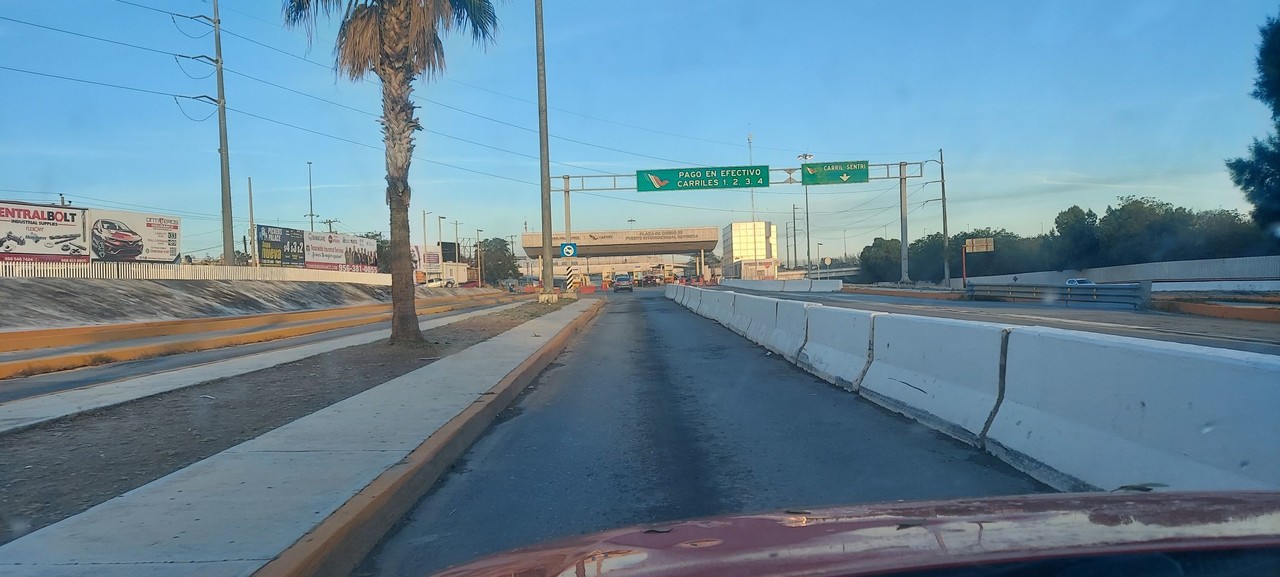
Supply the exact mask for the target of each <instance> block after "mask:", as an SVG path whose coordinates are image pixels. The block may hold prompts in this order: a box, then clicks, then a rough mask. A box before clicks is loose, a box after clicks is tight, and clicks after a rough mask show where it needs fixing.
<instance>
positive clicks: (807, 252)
mask: <svg viewBox="0 0 1280 577" xmlns="http://www.w3.org/2000/svg"><path fill="white" fill-rule="evenodd" d="M796 159H798V160H799V161H800V163H801V164H803V163H806V162H809V161H810V160H813V155H812V154H809V153H807V152H806V153H804V154H801V155H799V156H796ZM804 260H805V270H809V269H810V268H812V267H813V227H812V221H810V219H809V185H807V184H806V185H805V187H804Z"/></svg>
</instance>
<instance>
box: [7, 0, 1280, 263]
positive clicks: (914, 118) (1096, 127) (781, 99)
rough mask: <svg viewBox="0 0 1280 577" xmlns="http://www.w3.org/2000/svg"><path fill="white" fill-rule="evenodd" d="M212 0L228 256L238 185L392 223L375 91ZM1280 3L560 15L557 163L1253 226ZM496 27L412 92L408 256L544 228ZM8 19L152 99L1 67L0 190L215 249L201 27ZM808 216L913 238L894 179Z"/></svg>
mask: <svg viewBox="0 0 1280 577" xmlns="http://www.w3.org/2000/svg"><path fill="white" fill-rule="evenodd" d="M129 2H133V3H134V4H141V5H144V6H149V7H152V8H158V9H160V10H161V11H171V12H176V13H180V14H200V13H204V14H209V13H210V10H211V6H210V4H208V3H207V2H202V1H200V0H129ZM221 6H222V20H223V26H224V28H225V30H226V31H227V34H226V35H224V37H223V54H224V59H225V63H226V68H227V70H228V73H227V75H226V91H227V100H228V105H229V107H230V108H231V109H232V112H229V113H228V125H229V133H230V134H229V141H230V150H231V174H232V188H233V196H234V212H235V215H236V222H237V238H239V236H240V235H241V234H244V231H245V230H246V228H247V223H248V198H247V188H246V179H247V178H248V177H252V178H253V185H254V212H255V217H256V220H257V221H258V222H259V223H264V224H265V223H277V222H278V223H280V224H281V225H286V226H294V227H298V228H306V226H307V225H306V222H305V221H306V219H304V218H303V215H304V214H306V213H307V211H308V208H307V164H306V163H307V162H308V161H311V162H312V163H313V183H314V184H313V188H314V198H315V212H316V213H317V214H319V215H320V218H321V219H327V218H335V219H338V220H340V221H341V222H340V223H338V224H337V225H336V227H337V229H338V230H339V231H342V232H364V231H374V230H380V231H386V230H388V229H389V227H388V225H387V212H386V206H385V204H384V203H383V201H382V198H383V189H384V187H385V184H384V180H383V174H384V164H383V156H382V152H381V149H380V145H381V135H380V132H379V126H378V124H377V123H376V115H377V114H378V113H379V112H380V111H379V107H380V100H379V96H378V90H377V85H376V82H354V83H353V82H349V81H347V80H346V79H343V78H337V77H336V76H335V75H334V73H333V72H332V70H331V68H330V67H329V65H330V63H331V62H332V46H333V39H334V31H335V26H334V25H333V24H332V23H325V24H324V25H322V26H321V27H320V28H319V29H318V30H317V33H316V37H315V40H314V41H313V42H311V43H309V42H308V39H307V37H306V36H305V35H304V33H303V32H302V31H301V30H290V29H286V28H284V27H283V25H282V24H281V17H280V10H279V8H280V3H279V2H275V1H272V0H223V1H222V2H221ZM784 7H785V8H786V9H787V10H786V11H784V10H783V8H784ZM1276 11H1277V5H1276V4H1275V3H1272V2H1261V1H1245V0H1239V1H1232V2H1207V1H1200V2H1178V1H1173V0H1151V1H1138V0H1134V1H1124V2H1115V1H1114V0H1110V1H1107V0H1099V1H1078V0H1077V1H1071V2H1063V1H1044V2H1023V1H1000V2H996V1H991V2H963V3H961V2H941V1H914V2H913V1H888V0H886V1H876V2H872V1H866V2H849V1H844V0H829V1H812V2H804V3H780V2H776V1H764V0H737V1H728V0H724V1H706V2H683V1H676V0H670V1H659V0H654V1H650V2H600V1H598V0H546V6H545V18H546V38H547V68H548V94H549V99H550V102H551V106H552V107H553V109H552V111H551V115H550V127H551V134H552V140H551V158H552V160H553V162H555V163H565V164H553V165H552V174H553V175H554V176H555V178H553V184H554V185H555V186H556V187H558V186H559V183H560V181H559V178H558V177H559V175H562V174H571V175H589V174H598V173H616V174H633V173H634V171H635V170H637V169H648V168H673V167H679V166H682V165H683V166H716V165H737V164H747V163H748V160H751V161H753V162H754V163H755V164H768V165H770V166H773V167H793V166H796V165H797V160H796V155H797V154H799V153H802V152H806V151H807V152H811V153H812V154H814V155H815V158H814V160H815V161H838V160H870V161H871V162H872V163H897V162H899V161H920V160H925V159H928V158H936V156H937V150H938V149H939V148H943V149H945V153H946V163H947V195H948V201H949V212H950V229H951V231H952V232H953V233H955V232H959V231H961V230H965V229H968V228H977V227H997V228H999V227H1003V228H1007V229H1009V230H1012V231H1014V232H1018V233H1021V234H1038V233H1040V232H1041V231H1042V230H1046V231H1047V230H1048V229H1049V228H1051V227H1052V221H1053V218H1054V216H1055V215H1056V214H1057V212H1058V211H1060V210H1062V209H1065V208H1067V207H1068V206H1071V205H1072V204H1079V205H1081V206H1084V207H1089V208H1093V209H1094V210H1096V211H1098V212H1102V210H1104V209H1105V208H1106V206H1107V205H1108V204H1114V203H1115V199H1116V197H1118V196H1121V195H1138V196H1153V197H1157V198H1159V199H1162V200H1165V201H1167V202H1171V203H1173V204H1176V205H1181V206H1188V207H1192V208H1196V209H1209V208H1228V209H1241V210H1244V209H1246V208H1247V205H1246V204H1245V203H1244V200H1243V196H1242V194H1241V193H1240V192H1239V190H1237V189H1236V188H1235V187H1234V186H1232V184H1231V182H1230V180H1229V179H1228V177H1227V175H1226V171H1225V169H1224V167H1223V160H1224V159H1225V158H1229V157H1233V156H1239V155H1241V154H1242V153H1243V152H1244V151H1245V148H1246V146H1247V145H1248V143H1249V140H1250V138H1252V137H1257V136H1262V135H1263V134H1264V132H1265V130H1266V129H1267V127H1268V125H1269V120H1268V112H1267V110H1266V109H1265V107H1263V106H1262V105H1261V104H1260V103H1258V102H1257V101H1255V100H1253V99H1251V98H1250V97H1249V95H1248V93H1249V91H1250V90H1251V88H1252V82H1253V76H1254V58H1255V56H1256V45H1257V41H1258V34H1257V28H1258V26H1259V25H1261V24H1262V23H1263V21H1264V20H1265V18H1266V17H1267V16H1268V15H1271V14H1275V13H1276ZM498 16H499V19H500V22H501V27H500V30H499V32H498V35H497V39H496V43H494V44H493V45H491V46H489V47H487V48H480V47H477V46H476V45H474V44H473V43H472V42H471V41H470V40H469V39H467V38H464V37H455V38H451V39H449V40H448V41H447V48H446V58H447V60H448V69H447V70H446V71H445V73H444V74H443V75H442V76H441V77H440V78H438V79H435V80H433V81H430V82H418V83H417V84H415V90H416V96H417V98H418V101H419V103H420V105H421V109H420V110H419V115H420V118H421V120H422V122H423V125H424V126H425V128H426V129H428V130H430V131H432V132H423V133H420V134H419V138H418V148H417V151H416V156H417V160H415V161H414V163H413V168H412V172H411V184H412V186H413V187H414V208H413V209H412V212H411V215H412V219H411V221H412V222H413V223H414V225H413V234H414V238H415V242H418V239H420V238H421V232H422V231H421V228H420V222H421V220H422V211H423V210H427V211H431V212H432V213H433V214H432V215H431V216H429V217H428V218H429V219H430V222H431V224H430V226H429V229H430V235H431V238H432V240H433V242H434V239H435V237H436V221H435V218H436V215H444V216H447V217H448V221H449V222H452V221H454V220H460V221H461V222H462V224H461V225H459V229H460V234H461V236H462V237H474V236H475V234H476V233H475V230H476V229H477V228H481V229H484V234H483V236H485V237H489V236H499V235H500V236H507V235H512V234H518V233H520V232H521V231H523V229H524V223H525V222H526V221H528V223H529V228H530V230H536V229H537V227H538V224H537V223H538V222H539V216H538V214H539V191H538V188H537V186H536V183H537V181H538V165H537V160H536V157H537V154H538V140H537V134H536V133H535V132H533V131H532V130H531V129H536V127H537V109H536V107H535V105H534V104H533V102H534V101H535V99H536V76H535V69H534V65H535V60H534V31H533V6H532V2H530V1H527V0H512V1H510V2H504V3H499V5H498ZM0 18H3V19H0V45H2V46H4V50H3V51H2V52H0V67H7V68H17V69H22V70H28V71H33V72H39V73H44V74H53V75H58V76H65V77H71V78H78V79H84V80H91V81H95V82H104V83H110V84H116V85H119V86H124V87H129V88H137V89H145V90H149V91H155V92H159V93H163V94H149V93H140V92H136V91H129V90H123V89H118V88H110V87H105V86H95V85H89V84H83V83H75V82H70V81H66V80H60V79H54V78H48V77H41V76H34V75H30V74H25V73H20V72H15V71H12V70H4V69H0V199H9V200H28V201H50V200H54V201H56V200H57V197H56V194H54V193H58V192H61V193H65V194H67V195H68V198H69V199H71V200H72V201H73V202H74V203H75V204H77V205H82V206H103V207H107V206H110V207H114V208H125V209H148V210H154V211H156V212H161V213H166V214H176V215H179V216H182V217H183V219H184V220H183V225H184V239H183V241H184V250H185V251H187V252H188V253H195V254H197V255H199V254H204V253H205V252H210V253H217V252H218V251H219V248H218V247H219V242H220V240H219V239H220V237H219V234H218V231H219V226H220V220H219V217H218V214H219V210H220V196H219V194H220V193H219V167H218V156H217V123H216V117H210V118H207V119H205V120H204V121H203V122H197V121H194V120H190V119H188V116H190V117H192V118H194V119H196V120H199V119H201V118H204V117H206V116H207V115H209V114H210V113H212V112H213V110H214V109H213V107H212V106H209V105H207V104H204V103H201V102H197V101H192V100H189V99H179V101H180V102H178V103H175V99H174V98H173V97H171V96H167V95H165V94H177V95H183V96H199V95H212V94H214V93H215V87H214V79H213V77H212V76H210V77H207V78H203V79H201V78H200V77H201V76H204V75H206V74H209V73H210V72H211V71H212V68H211V67H209V66H207V65H205V64H202V63H200V62H192V61H183V62H182V63H181V65H179V63H177V62H175V58H174V57H173V56H171V55H170V54H167V53H178V54H185V55H200V54H212V51H213V47H212V44H213V40H212V36H204V37H199V38H191V37H190V36H199V35H201V34H204V33H205V32H206V31H207V30H208V27H207V26H204V25H202V24H200V23H198V22H192V21H189V20H184V19H178V21H177V23H176V25H175V23H174V22H173V21H171V19H170V16H169V15H167V14H164V13H162V12H158V11H154V10H147V9H144V8H140V7H137V6H134V5H131V4H129V3H126V2H120V1H116V0H49V1H45V2H24V1H18V0H0ZM12 20H19V21H22V22H26V23H32V24H38V25H42V26H50V27H55V28H59V29H62V30H65V31H70V32H74V33H78V34H86V35H90V36H96V37H100V38H104V39H109V40H113V41H118V42H125V43H128V44H133V45H135V46H137V47H142V48H147V49H151V50H157V51H160V52H161V53H157V52H152V51H147V50H143V49H139V48H133V47H126V46H120V45H115V44H110V43H106V42H102V41H99V40H93V39H88V38H83V37H77V36H73V35H69V34H66V33H62V32H55V31H51V30H47V29H41V28H36V27H33V26H30V25H28V24H22V23H18V22H14V21H12ZM263 45H266V46H263ZM268 47H270V48H268ZM304 58H305V59H309V60H310V61H311V62H307V61H305V60H304ZM191 76H194V77H196V78H191ZM250 77H252V78H256V79H259V80H265V81H268V82H270V83H273V84H277V85H279V86H282V87H286V88H288V89H289V90H293V91H297V92H301V93H305V94H307V95H310V96H311V97H314V98H311V97H308V96H305V95H301V94H297V93H296V92H288V91H285V90H282V89H280V88H278V87H274V86H270V85H267V84H264V83H263V82H260V81H259V80H253V79H251V78H250ZM317 98H318V99H324V100H328V101H331V102H332V103H327V102H322V101H320V100H317ZM334 103H336V105H335V104H334ZM339 105H340V106H339ZM352 109H355V110H352ZM282 123H283V124H282ZM286 124H287V125H293V126H294V127H300V128H303V129H306V130H308V131H312V132H307V131H303V130H299V129H298V128H294V127H290V126H286ZM317 133H320V134H317ZM748 134H751V135H752V138H753V149H752V150H751V151H750V152H749V151H748V148H747V135H748ZM349 141H350V142H349ZM466 141H470V142H466ZM353 142H354V143H353ZM361 145H365V146H361ZM749 157H750V158H749ZM566 164H567V165H572V166H566ZM936 179H937V165H936V164H928V165H926V173H925V176H924V177H923V178H919V179H913V180H912V181H911V184H910V186H909V189H908V190H909V191H910V192H912V196H911V197H910V199H909V208H910V209H911V210H912V211H913V212H912V213H911V217H910V222H911V233H910V235H911V237H912V238H915V237H917V236H918V235H920V234H923V233H925V232H936V231H938V230H939V229H940V228H941V209H940V207H939V204H938V203H937V202H932V203H929V204H927V205H921V204H920V203H922V202H924V201H926V200H928V199H931V198H937V197H938V196H939V193H940V189H939V186H938V184H936V183H935V184H921V183H923V182H926V181H930V180H936ZM553 198H554V214H555V223H556V229H557V230H558V229H560V228H561V226H562V215H563V212H562V211H563V207H562V206H561V195H560V194H559V193H556V194H555V195H554V197H553ZM755 199H756V208H757V210H758V211H759V215H760V218H761V219H770V220H774V221H775V222H781V221H784V220H789V219H790V215H791V205H792V204H793V203H795V204H799V205H801V206H803V202H804V196H803V189H802V188H801V187H799V186H774V187H770V188H768V189H757V191H756V196H755ZM636 201H640V202H636ZM573 208H574V213H573V223H574V229H575V230H587V229H610V228H625V227H627V226H629V225H628V223H627V221H628V219H635V220H636V224H635V225H636V226H637V227H667V226H697V225H713V226H717V227H722V226H724V225H725V224H727V223H728V222H731V221H734V220H748V219H749V218H750V214H751V212H750V210H751V201H750V196H749V194H748V193H747V191H745V190H722V191H683V192H665V193H636V192H634V191H616V192H607V193H598V195H596V196H588V195H578V196H575V197H574V204H573ZM810 213H811V218H812V227H813V236H814V241H815V242H818V241H821V242H824V243H826V244H827V246H834V247H840V246H841V243H842V242H844V239H845V238H846V237H847V238H848V248H849V251H850V252H857V251H858V250H860V249H861V247H862V246H863V245H865V244H868V243H869V242H870V241H871V239H872V238H874V237H875V236H884V235H886V234H887V235H888V237H890V238H896V237H897V236H898V223H897V193H896V181H872V182H870V183H867V184H861V185H841V186H821V187H811V189H810ZM317 226H318V227H319V225H317ZM803 228H804V225H803V223H802V224H801V229H802V230H803ZM445 238H446V240H452V238H453V232H452V226H451V225H449V226H446V232H445ZM801 242H802V243H803V235H802V237H801Z"/></svg>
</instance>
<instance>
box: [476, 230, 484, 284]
mask: <svg viewBox="0 0 1280 577" xmlns="http://www.w3.org/2000/svg"><path fill="white" fill-rule="evenodd" d="M482 232H484V231H483V230H481V229H478V228H477V229H476V286H477V287H478V288H484V251H483V250H481V246H480V233H482Z"/></svg>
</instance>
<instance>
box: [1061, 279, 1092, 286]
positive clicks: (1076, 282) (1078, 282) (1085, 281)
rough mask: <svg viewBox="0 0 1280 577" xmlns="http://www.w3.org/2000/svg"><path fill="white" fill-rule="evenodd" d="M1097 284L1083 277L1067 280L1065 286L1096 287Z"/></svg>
mask: <svg viewBox="0 0 1280 577" xmlns="http://www.w3.org/2000/svg"><path fill="white" fill-rule="evenodd" d="M1097 284H1098V283H1095V282H1093V281H1091V280H1089V279H1087V278H1084V277H1081V278H1069V279H1067V286H1097Z"/></svg>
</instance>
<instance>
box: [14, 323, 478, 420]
mask: <svg viewBox="0 0 1280 577" xmlns="http://www.w3.org/2000/svg"><path fill="white" fill-rule="evenodd" d="M493 306H500V305H482V306H475V307H468V308H465V309H457V310H452V311H449V312H446V313H439V314H434V315H426V316H423V317H420V318H421V319H424V320H425V319H432V318H447V317H451V316H455V315H460V314H463V313H467V312H470V311H474V310H479V309H484V308H491V307H493ZM390 326H391V324H390V322H382V323H376V324H371V325H362V326H358V327H349V328H345V329H335V330H332V331H324V332H320V333H314V334H309V335H302V336H298V337H293V338H288V339H278V340H274V341H267V342H262V343H252V344H247V345H240V346H235V347H226V348H221V349H211V350H207V351H197V352H193V353H183V354H178V355H168V356H164V357H156V358H152V359H141V360H137V361H124V362H119V363H111V364H106V365H101V366H96V367H85V368H81V369H73V370H70V371H58V372H56V373H46V374H42V375H34V376H30V377H18V378H12V379H0V403H7V402H10V401H16V400H19V399H25V398H29V397H36V396H40V395H47V394H50V393H57V392H61V391H68V390H71V389H78V388H82V387H92V386H97V385H103V384H106V383H110V382H114V381H119V380H124V379H131V378H135V377H140V376H143V375H149V374H153V373H160V372H165V371H172V370H175V369H185V368H187V367H192V366H195V365H201V364H204V363H211V362H214V361H221V360H225V359H230V358H234V357H240V356H245V355H251V354H254V353H261V352H265V351H275V350H280V349H287V348H292V347H297V346H301V345H306V344H310V343H315V342H320V341H327V340H330V339H336V338H340V337H345V336H349V335H355V334H360V333H367V332H373V331H378V330H385V329H388V328H390ZM255 330H256V329H255ZM189 337H191V335H181V336H180V337H165V338H170V339H173V338H189Z"/></svg>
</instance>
